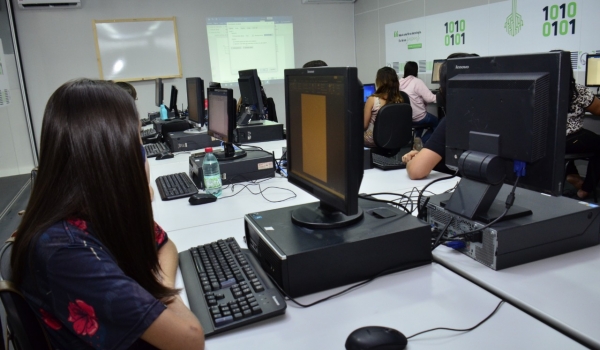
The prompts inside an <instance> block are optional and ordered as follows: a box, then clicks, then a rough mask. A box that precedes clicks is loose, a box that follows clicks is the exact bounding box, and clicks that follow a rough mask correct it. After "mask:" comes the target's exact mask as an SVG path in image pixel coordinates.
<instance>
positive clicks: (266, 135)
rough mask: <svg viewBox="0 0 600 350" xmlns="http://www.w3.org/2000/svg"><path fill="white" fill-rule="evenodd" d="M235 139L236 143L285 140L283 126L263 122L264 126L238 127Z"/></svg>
mask: <svg viewBox="0 0 600 350" xmlns="http://www.w3.org/2000/svg"><path fill="white" fill-rule="evenodd" d="M234 137H235V143H252V142H265V141H275V140H283V124H279V123H275V122H272V121H270V120H263V121H262V124H250V125H238V126H237V127H236V129H235V130H234Z"/></svg>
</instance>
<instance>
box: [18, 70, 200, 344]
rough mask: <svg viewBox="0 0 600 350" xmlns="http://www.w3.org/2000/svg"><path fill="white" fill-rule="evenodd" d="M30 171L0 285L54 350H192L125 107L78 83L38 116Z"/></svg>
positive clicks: (106, 86) (136, 133)
mask: <svg viewBox="0 0 600 350" xmlns="http://www.w3.org/2000/svg"><path fill="white" fill-rule="evenodd" d="M40 151H41V153H40V163H39V172H38V175H37V178H36V183H35V186H34V187H33V190H32V193H31V197H30V199H29V203H28V205H27V209H26V211H25V215H24V216H23V219H22V222H21V224H20V225H19V228H18V229H17V233H16V240H15V243H14V246H13V249H12V256H11V267H12V279H13V281H14V282H15V283H16V284H17V286H18V287H19V289H20V291H21V292H22V293H23V295H24V297H25V299H26V300H27V302H28V303H29V305H30V306H31V309H32V310H33V311H34V312H35V314H36V315H37V316H38V317H39V318H40V320H41V321H42V322H41V323H42V325H43V326H44V327H45V329H46V332H47V334H48V336H49V339H50V342H51V343H52V345H53V347H54V348H57V349H81V348H98V349H100V348H102V349H105V348H110V349H115V348H119V349H124V348H136V349H138V348H155V347H156V348H162V349H167V348H181V349H203V348H204V334H203V331H202V327H201V325H200V323H199V322H198V320H197V319H196V317H195V316H194V314H193V313H192V312H191V311H190V310H189V309H188V308H187V307H186V306H185V305H184V304H183V301H182V300H181V298H180V297H179V295H178V291H177V290H176V289H174V286H175V274H176V271H177V263H178V261H177V258H178V255H177V249H176V247H175V245H174V244H173V243H172V242H171V241H170V240H169V238H168V236H167V234H166V233H165V232H164V231H163V230H162V229H161V228H160V227H159V226H158V225H157V224H156V223H155V222H154V219H153V216H152V207H151V205H150V193H149V192H148V179H147V177H146V172H145V170H144V163H145V161H146V160H145V156H144V152H143V147H142V145H141V139H140V125H139V118H138V112H137V110H136V107H135V102H134V100H133V99H132V98H131V96H129V95H128V94H127V92H125V91H124V90H123V89H121V88H120V87H118V86H117V85H115V84H113V83H110V82H105V81H96V80H88V79H80V80H74V81H70V82H67V83H65V84H64V85H62V86H61V87H59V88H58V89H57V90H56V91H55V92H54V93H53V94H52V96H51V97H50V99H49V100H48V103H47V105H46V109H45V111H44V120H43V123H42V136H41V145H40Z"/></svg>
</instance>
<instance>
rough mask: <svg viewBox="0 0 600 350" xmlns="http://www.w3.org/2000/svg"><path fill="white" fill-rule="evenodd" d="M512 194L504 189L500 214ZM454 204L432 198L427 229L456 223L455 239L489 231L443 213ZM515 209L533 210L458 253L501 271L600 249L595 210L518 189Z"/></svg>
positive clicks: (491, 230) (496, 226)
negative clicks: (517, 207) (595, 247)
mask: <svg viewBox="0 0 600 350" xmlns="http://www.w3.org/2000/svg"><path fill="white" fill-rule="evenodd" d="M511 189H512V186H509V185H503V187H502V189H501V190H500V193H499V194H498V196H497V199H496V201H497V202H500V203H499V204H500V205H501V206H500V207H499V208H498V209H500V210H497V211H499V212H501V211H502V210H501V209H503V208H504V199H505V198H506V196H507V195H508V193H509V192H510V190H511ZM449 198H450V194H449V193H444V194H440V195H435V196H431V197H429V202H428V203H427V207H426V211H427V215H426V217H427V223H429V224H430V225H432V226H435V227H437V228H438V229H440V230H442V229H443V228H444V226H445V225H446V224H447V223H448V221H450V220H452V223H451V224H450V226H449V227H448V232H450V233H451V234H460V233H462V232H469V231H472V230H475V229H477V228H478V227H483V226H484V223H481V222H478V221H475V220H469V219H466V218H464V217H462V216H459V215H457V214H454V213H452V212H450V211H448V210H446V209H444V204H445V202H446V201H447V200H448V199H449ZM423 202H424V201H423ZM514 203H515V206H520V207H522V208H525V209H530V210H531V211H532V214H531V215H525V216H521V217H517V218H513V219H507V220H505V221H500V222H498V223H496V224H493V225H492V226H491V227H489V228H486V229H484V230H483V233H482V235H481V236H479V235H478V236H477V237H476V239H474V240H476V241H472V242H467V244H466V246H465V247H464V248H460V249H457V250H458V251H460V252H461V253H463V254H465V255H467V256H469V257H471V258H473V259H475V260H476V261H478V262H480V263H482V264H483V265H485V266H488V267H490V268H492V269H494V270H501V269H505V268H508V267H512V266H516V265H520V264H525V263H528V262H532V261H535V260H540V259H544V258H548V257H551V256H555V255H559V254H563V253H567V252H571V251H574V250H578V249H582V248H586V247H590V246H593V245H597V244H599V243H600V208H599V207H598V206H597V205H595V204H591V203H586V202H579V201H576V200H573V199H570V198H566V197H551V196H549V195H546V194H541V193H538V192H534V191H530V190H526V189H522V188H517V190H516V198H515V202H514ZM508 214H509V215H510V214H511V211H509V212H508Z"/></svg>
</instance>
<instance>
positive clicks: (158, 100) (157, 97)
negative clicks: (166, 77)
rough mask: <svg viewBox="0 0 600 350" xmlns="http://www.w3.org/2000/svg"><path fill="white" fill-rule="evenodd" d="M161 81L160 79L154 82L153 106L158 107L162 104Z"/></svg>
mask: <svg viewBox="0 0 600 350" xmlns="http://www.w3.org/2000/svg"><path fill="white" fill-rule="evenodd" d="M163 100H164V97H163V81H162V78H156V80H154V104H155V105H156V107H160V106H161V105H162V104H163Z"/></svg>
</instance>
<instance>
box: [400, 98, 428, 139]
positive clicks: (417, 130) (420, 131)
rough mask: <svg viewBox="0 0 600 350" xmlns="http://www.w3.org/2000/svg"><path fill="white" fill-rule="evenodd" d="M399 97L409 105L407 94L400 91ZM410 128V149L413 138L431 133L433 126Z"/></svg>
mask: <svg viewBox="0 0 600 350" xmlns="http://www.w3.org/2000/svg"><path fill="white" fill-rule="evenodd" d="M400 95H401V96H402V99H403V100H404V103H408V104H409V105H410V98H409V97H408V94H407V93H406V92H404V91H400ZM411 127H412V139H411V148H412V144H413V142H414V139H415V137H417V136H418V137H421V136H423V134H424V133H425V132H433V124H431V123H425V124H419V125H415V124H413V125H412V126H411Z"/></svg>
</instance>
